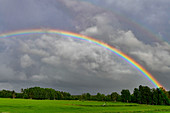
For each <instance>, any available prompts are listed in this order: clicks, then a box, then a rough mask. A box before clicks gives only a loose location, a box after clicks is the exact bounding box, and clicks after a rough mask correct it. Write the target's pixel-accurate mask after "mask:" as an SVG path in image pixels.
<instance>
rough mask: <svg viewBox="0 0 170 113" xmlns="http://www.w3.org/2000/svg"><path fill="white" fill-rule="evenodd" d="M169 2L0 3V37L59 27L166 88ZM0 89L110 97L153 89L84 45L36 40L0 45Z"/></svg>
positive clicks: (47, 38) (0, 42) (54, 39)
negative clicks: (138, 66)
mask: <svg viewBox="0 0 170 113" xmlns="http://www.w3.org/2000/svg"><path fill="white" fill-rule="evenodd" d="M169 6H170V1H169V0H163V1H160V0H48V1H47V0H27V1H26V0H24V1H21V0H0V33H4V32H9V31H16V30H23V29H33V28H42V29H61V30H66V31H71V32H75V33H79V34H83V35H86V36H90V37H93V38H96V39H98V40H101V41H103V42H106V43H108V44H110V45H112V46H114V47H116V48H117V49H119V50H121V51H123V52H124V53H126V54H127V55H129V56H130V57H132V58H133V59H135V60H136V61H137V62H138V63H140V64H141V65H142V66H143V67H145V68H146V69H147V70H148V71H149V72H150V73H151V74H152V75H153V76H154V77H155V78H156V79H157V80H158V81H159V82H160V83H161V84H162V85H163V86H164V87H165V88H166V89H167V90H169V89H170V82H169V81H170V38H169V37H170V32H169V31H170V15H169V12H168V11H169V10H170V7H169ZM0 78H1V79H0V89H1V90H2V89H9V90H12V89H15V90H17V91H20V89H21V88H27V87H32V86H40V87H50V88H54V89H56V90H63V91H68V92H70V93H71V94H81V93H85V92H90V93H92V94H96V93H97V92H100V93H105V94H109V93H111V92H113V91H118V92H119V91H121V89H130V90H131V91H132V90H133V89H134V88H135V87H138V86H139V85H148V86H150V87H152V88H153V87H154V85H153V84H152V83H151V82H150V81H148V80H147V79H146V78H145V77H144V76H143V75H142V74H141V73H139V72H138V71H137V70H136V69H134V68H133V67H132V66H131V65H129V64H128V63H127V62H125V61H124V60H122V59H121V58H119V57H118V56H116V55H114V54H113V53H111V52H109V51H107V50H105V49H104V48H101V47H99V46H97V45H94V44H92V43H89V42H85V41H80V40H76V39H71V38H69V37H63V36H60V35H56V36H54V35H51V34H47V33H45V34H42V35H29V36H20V37H10V38H1V39H0Z"/></svg>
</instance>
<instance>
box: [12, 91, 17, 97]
mask: <svg viewBox="0 0 170 113" xmlns="http://www.w3.org/2000/svg"><path fill="white" fill-rule="evenodd" d="M15 97H16V95H15V91H14V90H13V91H12V98H13V99H14V98H15Z"/></svg>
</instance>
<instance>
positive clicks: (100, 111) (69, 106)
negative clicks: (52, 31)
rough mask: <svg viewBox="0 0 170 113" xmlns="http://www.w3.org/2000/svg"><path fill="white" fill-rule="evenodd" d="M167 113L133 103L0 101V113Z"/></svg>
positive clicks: (167, 109) (166, 108)
mask: <svg viewBox="0 0 170 113" xmlns="http://www.w3.org/2000/svg"><path fill="white" fill-rule="evenodd" d="M1 112H2V113H56V112H57V113H109V112H112V113H114V112H121V113H128V112H130V113H138V112H145V113H169V112H170V106H152V105H140V104H134V103H121V102H116V103H115V102H106V103H105V102H102V101H100V102H99V101H78V100H30V99H4V98H1V99H0V113H1Z"/></svg>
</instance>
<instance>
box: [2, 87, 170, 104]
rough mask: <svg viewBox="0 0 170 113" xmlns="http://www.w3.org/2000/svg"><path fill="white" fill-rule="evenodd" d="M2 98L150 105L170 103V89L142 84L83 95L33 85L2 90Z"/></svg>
mask: <svg viewBox="0 0 170 113" xmlns="http://www.w3.org/2000/svg"><path fill="white" fill-rule="evenodd" d="M0 98H13V99H15V98H23V99H36V100H45V99H48V100H81V101H86V100H88V101H105V102H107V101H113V102H126V103H138V104H149V105H170V91H166V90H165V89H164V88H162V87H161V88H156V89H155V88H153V89H151V88H149V87H148V86H142V85H140V86H139V88H134V90H133V93H132V94H131V93H130V91H129V90H128V89H122V91H121V94H119V93H117V92H112V93H111V94H108V95H105V94H101V93H97V94H96V95H91V94H90V93H83V94H82V95H71V94H70V93H68V92H63V91H56V90H55V89H52V88H40V87H31V88H27V89H21V93H17V92H15V91H14V90H13V91H9V90H1V91H0Z"/></svg>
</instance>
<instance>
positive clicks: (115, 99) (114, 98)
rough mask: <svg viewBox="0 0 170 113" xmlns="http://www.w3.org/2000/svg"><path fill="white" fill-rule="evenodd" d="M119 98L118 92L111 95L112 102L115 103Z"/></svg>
mask: <svg viewBox="0 0 170 113" xmlns="http://www.w3.org/2000/svg"><path fill="white" fill-rule="evenodd" d="M118 97H119V94H118V93H117V92H113V93H112V94H111V100H113V101H114V102H116V101H117V99H118Z"/></svg>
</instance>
